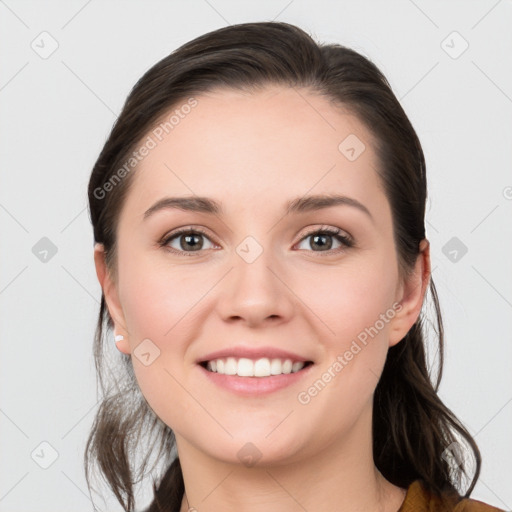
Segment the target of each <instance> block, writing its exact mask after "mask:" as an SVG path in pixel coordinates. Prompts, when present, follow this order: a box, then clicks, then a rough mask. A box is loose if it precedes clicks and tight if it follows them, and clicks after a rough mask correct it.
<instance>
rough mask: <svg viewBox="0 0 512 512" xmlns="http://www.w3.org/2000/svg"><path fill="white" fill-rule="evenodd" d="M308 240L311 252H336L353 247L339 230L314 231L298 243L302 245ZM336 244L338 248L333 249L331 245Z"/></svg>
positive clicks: (349, 240) (350, 241)
mask: <svg viewBox="0 0 512 512" xmlns="http://www.w3.org/2000/svg"><path fill="white" fill-rule="evenodd" d="M308 239H309V240H310V241H309V247H310V249H311V250H312V251H313V252H331V251H334V252H336V251H337V250H339V249H344V248H347V247H352V246H353V245H354V244H353V242H352V240H351V238H350V237H349V236H348V235H346V234H345V232H344V231H342V230H341V229H332V228H329V229H321V230H317V231H314V232H312V233H309V234H307V235H306V236H305V237H304V238H303V239H302V240H301V242H300V243H303V242H305V241H307V240H308ZM336 242H337V243H338V244H339V245H338V247H334V248H333V245H336ZM299 248H300V247H299ZM306 249H307V247H306Z"/></svg>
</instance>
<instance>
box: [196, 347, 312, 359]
mask: <svg viewBox="0 0 512 512" xmlns="http://www.w3.org/2000/svg"><path fill="white" fill-rule="evenodd" d="M226 357H234V358H236V359H239V358H241V357H245V358H247V359H255V360H256V359H261V358H264V357H267V358H269V359H291V360H292V361H293V362H304V363H306V362H308V361H311V359H308V358H307V357H302V356H300V355H298V354H294V353H293V352H288V351H287V350H281V349H279V348H276V347H244V346H238V347H231V348H225V349H222V350H216V351H215V352H211V353H209V354H207V355H205V356H203V357H201V358H200V359H198V360H197V362H198V363H205V362H207V361H213V360H214V359H225V358H226Z"/></svg>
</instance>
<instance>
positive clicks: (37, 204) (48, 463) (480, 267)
mask: <svg viewBox="0 0 512 512" xmlns="http://www.w3.org/2000/svg"><path fill="white" fill-rule="evenodd" d="M270 20H276V21H285V22H289V23H293V24H297V25H298V26H300V27H301V28H303V29H305V30H306V31H307V32H309V33H311V34H312V35H313V37H314V38H315V39H317V40H319V41H322V42H338V43H341V44H344V45H347V46H349V47H352V48H354V49H355V50H357V51H359V52H361V53H363V54H364V55H366V56H368V57H369V58H370V59H371V60H373V61H374V62H375V63H376V64H377V66H379V68H380V69H381V70H382V71H383V72H384V74H385V75H386V77H387V78H388V79H389V81H390V83H391V85H392V87H393V90H394V92H395V94H396V95H397V97H398V98H399V100H400V102H401V104H402V105H403V107H404V109H405V111H406V113H407V115H408V116H409V118H410V120H411V122H412V124H413V126H414V127H415V129H416V131H417V133H418V135H419V137H420V140H421V142H422V145H423V148H424V151H425V157H426V161H427V172H428V180H429V200H428V206H427V222H428V223H427V236H428V238H429V239H430V241H431V244H432V268H433V277H434V279H435V282H436V284H437V287H438V291H439V294H440V301H441V306H442V309H443V313H444V320H445V327H446V366H445V374H444V380H443V383H442V385H441V389H440V395H441V397H442V399H443V400H444V401H445V403H446V404H447V405H448V406H449V407H450V408H452V409H453V410H454V411H455V413H456V414H457V415H458V417H459V418H460V419H461V420H462V421H463V422H464V423H465V425H466V426H467V427H468V429H469V431H470V433H471V434H472V435H473V436H474V437H475V439H476V441H477V443H478V444H479V446H480V449H481V452H482V456H483V467H482V473H481V479H480V481H479V484H478V485H477V487H476V489H475V491H474V493H473V495H472V497H473V498H475V499H479V500H481V501H485V502H488V503H490V504H493V505H495V506H498V507H500V508H504V509H506V510H510V509H511V508H512V486H511V485H510V482H511V481H512V468H511V461H512V436H511V435H510V432H511V431H512V429H511V426H512V372H511V361H512V343H511V342H512V335H511V333H512V321H511V319H512V266H511V258H510V255H511V254H512V236H511V235H512V229H511V222H510V220H511V219H512V173H511V163H512V152H511V149H510V148H511V140H512V139H511V136H512V68H511V66H510V55H511V53H512V32H511V30H510V27H511V26H512V3H511V2H510V1H496V0H489V1H483V0H482V1H467V0H464V1H451V2H446V1H429V2H427V1H420V0H414V1H413V0H401V1H394V2H389V1H388V2H378V1H336V2H335V1H326V0H315V1H301V0H291V1H290V0H282V1H275V0H274V1H269V0H266V1H258V2H237V1H235V0H192V1H190V2H182V1H144V2H142V1H137V2H135V1H126V0H123V1H120V0H119V1H108V2H107V1H100V0H89V1H87V0H78V1H66V2H65V1H59V2H57V1H48V2H41V1H35V0H34V1H21V0H20V1H15V0H3V1H0V48H1V52H2V53H1V56H2V60H1V73H0V107H1V115H2V122H1V125H0V130H1V134H0V152H1V153H0V154H1V163H2V165H1V167H0V172H1V180H2V181H1V187H0V222H1V233H2V244H1V248H2V255H1V260H0V261H1V264H0V315H1V357H0V364H1V372H0V375H1V383H0V384H1V387H0V390H1V392H0V393H1V394H0V431H1V435H0V450H1V454H2V455H1V463H0V464H1V471H0V511H9V512H21V511H23V512H28V511H34V512H35V511H37V512H46V511H48V512H50V511H51V512H59V511H66V512H68V511H69V510H70V504H72V508H73V510H74V511H76V512H85V511H91V510H93V503H92V501H91V497H90V496H89V493H88V491H87V487H86V483H85V477H84V472H83V458H82V455H83V449H84V445H85V441H86V438H87V434H88V432H89V429H90V426H91V423H92V420H93V417H94V411H95V410H96V408H97V395H96V386H95V373H94V368H93V360H92V340H93V334H94V328H95V324H96V317H97V312H98V307H99V299H100V287H99V285H98V283H97V280H96V275H95V270H94V265H93V236H92V228H91V225H90V222H89V216H88V211H87V196H86V188H87V182H88V178H89V174H90V171H91V169H92V166H93V164H94V162H95V160H96V158H97V156H98V154H99V151H100V149H101V148H102V146H103V143H104V141H105V139H106V137H107V134H108V133H109V131H110V129H111V127H112V124H113V123H114V121H115V119H116V116H117V115H118V114H119V112H120V110H121V107H122V104H123V102H124V100H125V98H126V96H127V94H128V92H129V90H130V89H131V87H132V86H133V85H134V83H135V82H136V80H138V79H139V77H140V76H141V75H142V74H143V73H144V72H145V71H146V70H147V69H148V68H149V67H151V66H152V65H153V64H155V63H156V62H157V61H158V60H160V59H161V58H163V57H164V56H166V55H167V54H169V53H170V52H171V51H172V50H174V49H175V48H177V47H178V46H180V45H181V44H183V43H185V42H186V41H189V40H190V39H192V38H194V37H196V36H199V35H201V34H204V33H206V32H209V31H211V30H214V29H217V28H220V27H223V26H226V25H228V24H235V23H243V22H251V21H270ZM142 496H143V498H142V499H143V500H146V502H147V499H148V497H149V495H148V494H147V492H146V493H145V494H144V493H143V495H142ZM93 499H94V503H95V506H96V508H97V509H98V510H103V511H105V510H108V511H110V510H120V507H119V505H118V504H117V502H116V501H115V500H114V499H113V498H111V497H107V500H106V502H105V501H102V500H101V499H100V498H99V497H98V496H96V495H94V494H93Z"/></svg>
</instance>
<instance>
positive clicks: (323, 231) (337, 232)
mask: <svg viewBox="0 0 512 512" xmlns="http://www.w3.org/2000/svg"><path fill="white" fill-rule="evenodd" d="M341 233H345V232H344V231H342V230H341V229H338V228H331V227H323V226H322V227H321V228H320V229H316V230H314V231H311V232H309V233H306V234H305V235H304V236H303V237H302V238H301V239H300V240H299V242H298V243H300V242H302V241H303V240H305V239H306V238H308V237H310V236H313V235H328V236H332V237H334V238H336V240H338V241H339V242H340V243H341V244H342V245H344V247H340V248H338V249H329V250H327V251H308V252H315V253H318V254H319V255H320V256H332V254H335V253H339V252H341V251H344V250H346V249H348V248H351V247H354V245H355V243H354V240H353V239H352V237H350V236H348V235H342V234H341ZM199 234H200V235H203V236H205V237H206V238H208V239H209V240H210V237H209V235H208V233H206V232H205V231H203V230H202V229H201V228H196V227H187V228H183V229H180V230H178V231H174V232H172V233H169V234H168V235H166V236H164V237H163V238H162V240H161V241H160V242H159V245H160V246H161V247H163V248H164V249H166V250H168V251H169V252H172V253H174V254H177V255H179V256H194V255H195V253H201V252H204V251H203V250H199V251H181V250H177V249H174V248H172V247H169V246H168V245H167V244H169V242H171V240H174V239H175V238H178V237H179V236H180V235H199ZM210 241H211V240H210ZM211 242H212V241H211ZM212 243H214V242H212Z"/></svg>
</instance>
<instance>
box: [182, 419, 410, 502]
mask: <svg viewBox="0 0 512 512" xmlns="http://www.w3.org/2000/svg"><path fill="white" fill-rule="evenodd" d="M361 419H362V418H361ZM366 420H367V419H366ZM357 423H358V424H356V425H354V428H353V429H352V432H351V433H350V434H349V435H348V437H347V438H345V439H343V440H342V442H341V441H338V442H337V443H336V442H333V443H331V444H330V445H327V446H325V449H324V450H323V451H321V452H317V453H315V454H314V455H313V456H308V457H307V458H305V459H303V460H298V459H295V460H294V461H293V462H289V463H284V462H282V461H281V462H279V463H277V462H276V463H275V464H266V465H265V466H263V467H260V466H259V465H258V464H256V465H255V466H253V467H245V466H243V465H241V464H235V463H229V462H224V461H219V460H218V459H214V458H211V457H208V456H207V455H206V454H205V453H204V452H202V451H199V450H197V449H196V448H195V447H193V446H192V445H190V444H188V443H187V441H186V440H185V439H183V438H181V437H180V436H178V435H177V437H176V438H177V443H178V453H179V455H180V463H181V468H182V472H183V478H184V482H185V496H184V497H183V501H182V506H181V510H180V512H187V511H189V510H192V511H195V510H197V511H201V512H210V511H211V512H213V511H218V510H222V511H223V512H231V511H236V512H274V511H276V512H277V511H279V512H296V511H297V510H300V509H303V510H308V511H315V510H343V511H347V512H351V511H354V512H355V511H362V510H365V511H375V512H396V511H397V510H398V509H399V508H400V505H401V503H402V502H403V499H404V497H405V490H404V489H400V488H399V487H396V486H394V485H392V484H391V483H390V482H388V481H387V480H386V479H385V478H384V477H383V476H382V474H381V473H380V472H379V471H378V470H377V468H376V467H375V465H374V462H373V455H372V438H371V421H370V422H368V421H365V422H363V424H364V425H366V426H367V428H366V429H359V430H358V427H361V425H359V422H357Z"/></svg>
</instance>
